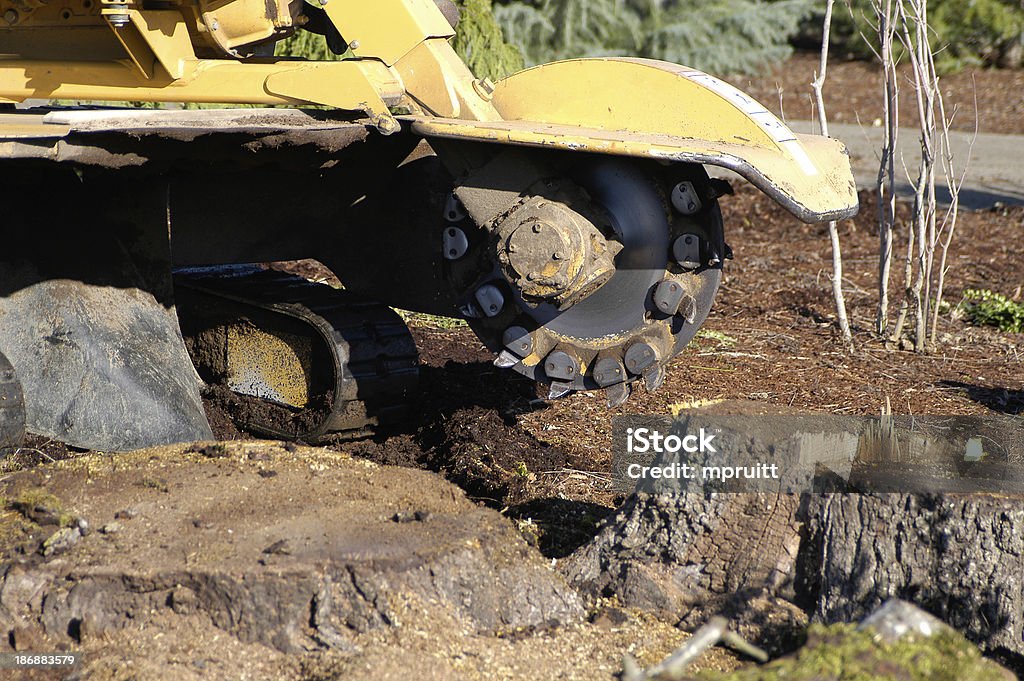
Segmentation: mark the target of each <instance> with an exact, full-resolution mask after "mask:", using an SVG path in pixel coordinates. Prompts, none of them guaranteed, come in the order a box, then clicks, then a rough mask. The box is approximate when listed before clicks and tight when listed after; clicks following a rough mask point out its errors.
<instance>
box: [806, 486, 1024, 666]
mask: <svg viewBox="0 0 1024 681" xmlns="http://www.w3.org/2000/svg"><path fill="white" fill-rule="evenodd" d="M807 518H808V527H807V530H808V531H807V537H806V539H805V541H804V542H803V545H802V546H801V550H800V554H801V555H800V561H799V572H800V578H799V579H798V589H799V591H801V592H802V593H801V595H802V596H803V597H804V598H806V599H807V602H808V603H811V604H813V609H814V615H815V616H816V617H817V618H820V619H822V620H824V621H826V622H837V621H850V620H855V619H859V618H861V617H863V616H864V615H865V614H867V613H868V612H871V611H872V610H874V609H875V608H877V607H878V606H879V605H880V604H881V603H882V602H883V601H885V600H887V599H889V598H894V597H895V598H902V599H905V600H908V601H912V602H914V603H916V604H918V605H919V606H921V607H923V608H925V609H926V610H928V611H930V612H931V613H932V614H934V615H936V616H938V617H939V618H940V619H942V620H943V621H945V622H947V623H949V624H950V625H952V626H953V627H955V628H957V629H959V630H960V631H961V632H962V633H963V634H964V635H966V636H967V637H968V638H969V639H970V640H972V641H974V642H975V643H977V644H979V645H980V646H981V647H982V648H983V649H985V650H987V651H990V652H993V653H1004V654H1005V653H1012V654H1014V655H1021V654H1024V500H1022V499H1021V498H1020V497H1008V496H1000V495H989V494H985V495H982V494H970V495H945V494H943V495H911V494H857V495H852V494H849V495H841V494H834V495H818V496H812V497H810V498H809V503H808V506H807Z"/></svg>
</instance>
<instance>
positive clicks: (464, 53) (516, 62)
mask: <svg viewBox="0 0 1024 681" xmlns="http://www.w3.org/2000/svg"><path fill="white" fill-rule="evenodd" d="M455 4H456V5H458V6H459V11H460V12H461V13H462V19H461V20H460V21H459V27H458V30H457V33H456V36H455V39H454V40H453V41H452V46H453V47H454V48H455V51H456V52H458V53H459V56H460V57H462V59H463V61H465V62H466V64H467V65H468V66H469V68H470V69H471V70H472V71H473V73H474V74H476V75H477V76H478V77H480V78H483V77H485V76H486V77H489V78H491V79H493V80H498V79H500V78H503V77H505V76H507V75H508V74H510V73H513V72H515V71H518V70H519V69H521V68H523V56H522V54H520V52H519V50H518V49H517V48H516V47H515V46H513V45H509V44H508V43H506V42H505V39H504V38H503V36H502V33H501V27H500V26H498V23H497V22H496V21H495V20H494V15H493V14H492V13H491V0H456V2H455ZM275 53H276V54H277V55H278V56H286V57H302V58H304V59H311V60H316V61H330V60H334V59H341V58H343V57H344V56H345V55H342V56H338V55H336V54H334V53H332V52H331V51H330V50H329V49H328V48H327V43H326V41H325V40H324V37H323V36H321V35H317V34H315V33H310V32H309V31H301V30H300V31H296V33H295V34H294V35H293V36H291V37H289V38H286V39H285V40H282V41H281V42H279V43H278V44H277V48H276V50H275Z"/></svg>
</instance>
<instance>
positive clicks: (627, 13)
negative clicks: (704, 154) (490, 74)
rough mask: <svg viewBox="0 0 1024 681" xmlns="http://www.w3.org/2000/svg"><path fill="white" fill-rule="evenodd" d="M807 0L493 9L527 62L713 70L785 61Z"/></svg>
mask: <svg viewBox="0 0 1024 681" xmlns="http://www.w3.org/2000/svg"><path fill="white" fill-rule="evenodd" d="M812 6H813V2H812V0H776V1H773V2H769V1H766V0H714V1H712V2H698V1H697V0H511V1H509V2H506V3H505V4H502V5H498V6H497V7H495V16H496V17H497V18H498V21H499V23H501V25H502V28H503V29H504V30H505V35H506V37H507V38H508V40H509V42H511V43H513V44H516V45H518V46H519V47H520V48H521V49H522V50H523V53H524V55H525V56H526V61H527V63H528V64H538V63H543V62H547V61H553V60H556V59H568V58H572V57H582V56H597V55H605V56H617V55H635V56H641V57H649V58H652V59H663V60H666V61H672V62H677V63H682V64H686V65H688V66H693V67H696V68H701V69H704V70H706V71H713V72H716V73H731V72H753V71H756V70H758V69H759V68H762V67H763V66H765V65H767V64H770V63H772V62H775V61H779V60H781V59H784V58H785V57H786V56H788V55H789V53H790V47H789V37H790V36H791V35H793V34H794V33H795V32H796V30H797V28H798V26H799V23H800V21H801V20H802V19H803V18H804V17H805V16H807V15H808V14H809V13H810V11H811V9H812Z"/></svg>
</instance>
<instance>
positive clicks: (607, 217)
mask: <svg viewBox="0 0 1024 681" xmlns="http://www.w3.org/2000/svg"><path fill="white" fill-rule="evenodd" d="M453 10H455V8H454V6H453V5H452V4H451V3H450V2H449V1H448V0H437V1H436V2H435V1H434V0H372V1H371V0H315V1H314V2H311V3H308V2H302V1H298V0H0V179H2V187H3V204H2V209H0V229H2V234H3V239H2V242H0V243H2V246H0V352H2V357H0V433H2V436H0V439H2V440H3V441H4V442H0V444H7V445H10V444H11V443H13V442H16V441H17V440H18V439H19V438H20V437H21V434H22V432H23V431H25V430H27V431H29V432H33V433H37V434H41V435H45V436H49V437H52V438H55V439H59V440H61V441H64V442H67V443H69V444H71V445H74V446H78V447H87V448H95V449H101V450H107V451H122V450H128V449H133V448H138V447H144V446H149V445H156V444H161V443H171V442H181V441H189V440H197V439H205V438H209V437H210V436H211V429H210V425H209V423H208V421H207V418H206V416H205V415H204V411H203V405H202V401H201V399H200V395H201V390H202V389H203V386H204V385H205V386H206V387H207V388H208V389H210V390H213V391H218V390H219V391H223V393H224V394H225V395H227V397H226V398H225V399H231V400H235V401H236V403H237V404H236V407H237V408H236V409H234V413H236V415H237V417H238V419H239V420H240V421H242V422H243V423H244V425H245V426H247V427H249V428H251V429H253V430H256V431H258V432H261V433H264V434H267V435H272V436H275V437H281V438H301V439H307V440H312V439H316V438H320V437H325V436H329V435H332V434H336V433H342V434H344V433H358V432H364V431H367V430H369V429H373V428H375V427H377V426H380V425H383V424H387V423H389V422H394V421H395V420H399V419H402V418H404V412H405V411H406V410H407V407H408V404H409V400H410V395H411V393H412V391H413V390H414V386H415V381H416V377H417V355H416V348H415V345H414V343H413V341H412V338H411V336H410V335H409V332H408V329H407V328H406V326H405V324H404V323H403V321H402V320H401V318H400V317H398V316H397V315H396V313H395V312H394V311H393V310H392V307H397V308H403V309H407V310H417V311H423V312H427V313H432V314H438V315H446V316H454V317H462V318H465V319H466V320H467V321H468V323H469V325H470V326H471V327H472V329H473V330H474V331H475V332H476V334H477V335H478V336H479V337H480V339H481V340H482V341H483V343H484V344H485V345H486V346H487V347H489V348H490V349H492V350H493V351H494V353H495V354H496V360H495V363H496V364H497V365H498V366H500V367H504V368H509V369H512V370H514V371H517V372H519V373H521V374H524V375H526V376H529V377H531V378H533V379H535V380H537V381H541V382H543V383H546V384H549V386H550V395H551V397H552V398H555V397H559V396H562V395H565V394H567V393H569V392H571V391H574V390H603V391H604V392H605V393H606V394H607V399H608V402H609V403H610V404H611V405H616V404H620V403H621V402H623V401H624V400H625V399H627V397H628V396H629V394H630V390H631V389H632V388H633V387H634V386H636V385H637V384H641V383H642V384H643V385H644V386H645V387H646V389H647V390H655V389H657V387H658V386H659V385H660V384H661V382H662V379H663V377H664V371H665V369H664V367H665V365H666V363H667V362H668V361H669V360H671V359H672V357H673V356H675V355H676V354H677V353H678V352H680V350H681V349H682V348H683V347H684V346H685V345H686V343H687V342H689V340H690V339H691V338H692V337H693V336H694V334H695V333H696V331H697V329H698V328H699V326H700V325H701V323H702V322H703V321H704V319H705V317H706V316H707V314H708V311H709V309H710V307H711V303H712V300H713V298H714V295H715V291H716V289H717V287H718V284H719V280H720V278H721V273H722V265H723V262H724V261H725V260H727V259H728V258H729V257H730V256H731V252H730V249H729V247H728V246H727V245H726V242H725V237H724V233H723V227H722V219H721V214H720V212H719V207H718V199H719V198H720V197H721V196H722V195H723V194H725V193H728V192H729V191H730V190H729V186H728V185H727V184H726V183H725V182H724V181H722V180H716V179H711V178H709V176H708V174H707V172H706V171H705V166H720V167H723V168H727V169H729V170H731V171H734V172H735V173H738V174H739V175H741V176H742V177H744V178H746V179H747V180H748V181H750V182H751V183H753V184H754V185H755V186H757V187H758V188H759V189H761V190H762V191H764V192H765V193H766V194H768V195H769V196H771V197H772V198H773V199H774V200H776V201H777V202H779V203H780V204H782V205H783V206H784V207H785V208H786V209H788V210H789V211H790V212H792V213H793V214H794V215H795V216H797V217H798V218H800V219H801V220H804V221H806V222H818V221H826V220H834V219H840V218H844V217H848V216H850V215H852V214H854V213H855V212H856V210H857V198H856V192H855V187H854V184H853V177H852V175H851V171H850V164H849V160H848V158H847V155H846V151H845V149H844V147H843V146H842V145H841V144H840V143H839V142H836V141H834V140H831V139H826V138H823V137H818V136H808V135H799V134H795V133H793V132H792V131H791V130H789V128H787V127H786V125H784V124H783V123H782V122H781V121H780V120H779V119H778V118H776V117H775V116H774V115H773V114H771V113H770V112H769V111H768V110H766V109H765V108H764V107H763V106H762V105H760V104H758V103H757V102H756V101H754V100H753V99H751V98H750V97H748V96H747V95H745V94H743V93H742V92H740V91H739V90H737V89H735V88H733V87H732V86H730V85H728V84H727V83H725V82H723V81H721V80H719V79H717V78H715V77H713V76H710V75H707V74H705V73H702V72H700V71H696V70H694V69H691V68H686V67H683V66H677V65H675V64H669V63H665V62H660V61H652V60H645V59H628V58H607V59H606V58H600V59H576V60H569V61H563V62H557V63H552V64H545V65H543V66H537V67H534V68H530V69H526V70H524V71H522V72H520V73H516V74H515V75H512V76H510V77H508V78H505V79H503V80H501V81H499V82H497V83H494V82H491V81H490V80H488V79H486V78H485V79H478V78H476V77H474V75H473V74H472V73H471V72H470V71H469V69H468V68H467V67H466V66H465V64H464V63H463V62H462V61H461V60H460V59H459V57H458V56H457V55H456V53H455V52H454V51H453V50H452V47H451V46H450V44H449V41H450V39H451V38H452V37H453V35H454V34H455V24H456V23H457V20H458V13H457V11H453ZM297 30H309V31H313V32H316V33H320V34H323V35H324V36H325V37H326V42H327V44H328V45H329V46H330V47H331V48H332V49H333V50H335V51H337V52H339V53H344V55H345V58H344V59H340V60H337V61H323V62H317V61H307V60H302V59H295V58H283V57H275V56H273V55H274V49H273V46H274V43H275V42H276V41H278V40H281V39H283V38H285V37H287V36H289V35H291V34H292V33H294V32H295V31H297ZM68 101H72V102H76V103H79V105H77V106H73V107H68V106H64V107H61V106H59V104H60V103H61V102H68ZM105 102H130V103H133V104H136V103H142V102H167V103H177V105H178V106H177V107H176V108H173V109H172V108H170V107H167V106H165V107H163V108H138V107H134V108H133V107H127V106H123V105H122V106H120V107H114V106H110V105H109V104H108V105H101V104H100V103H105ZM204 103H207V104H225V103H226V104H249V105H257V107H255V108H253V107H250V108H238V107H236V108H220V109H211V108H200V107H194V106H184V107H182V106H181V104H187V105H191V104H204ZM260 105H262V106H260ZM269 105H274V106H273V107H271V106H269ZM303 258H313V259H316V260H318V261H320V262H321V263H323V264H324V265H325V266H326V267H328V268H329V269H330V270H331V271H333V272H334V273H335V274H336V275H337V277H338V278H339V279H340V281H341V282H342V284H343V287H342V288H340V289H339V288H336V287H332V286H328V285H326V284H324V283H315V282H311V281H309V280H307V279H306V278H303V277H299V276H295V275H293V274H289V273H285V272H282V271H280V270H279V269H274V268H272V267H269V268H268V267H267V266H266V265H261V263H271V262H278V261H286V260H298V259H303Z"/></svg>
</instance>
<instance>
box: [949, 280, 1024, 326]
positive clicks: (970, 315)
mask: <svg viewBox="0 0 1024 681" xmlns="http://www.w3.org/2000/svg"><path fill="white" fill-rule="evenodd" d="M960 309H961V310H963V312H964V314H965V315H966V317H967V319H968V321H970V322H971V323H972V324H975V325H977V326H994V327H996V328H998V329H999V330H1000V331H1006V332H1008V333H1022V332H1024V304H1021V303H1018V302H1015V301H1013V300H1010V299H1009V298H1007V297H1006V296H1004V295H1002V294H999V293H995V292H994V291H989V290H988V289H982V290H977V289H968V290H966V291H964V299H963V301H962V302H961V303H960Z"/></svg>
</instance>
